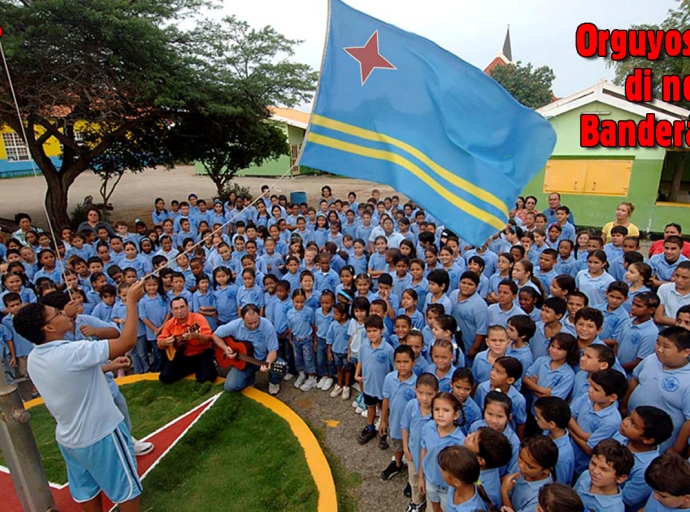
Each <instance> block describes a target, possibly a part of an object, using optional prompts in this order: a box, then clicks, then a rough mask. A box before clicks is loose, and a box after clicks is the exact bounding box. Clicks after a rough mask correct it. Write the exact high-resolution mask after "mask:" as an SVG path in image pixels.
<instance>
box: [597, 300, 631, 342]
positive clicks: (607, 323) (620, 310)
mask: <svg viewBox="0 0 690 512" xmlns="http://www.w3.org/2000/svg"><path fill="white" fill-rule="evenodd" d="M593 307H594V309H598V310H599V311H601V312H602V313H603V315H604V325H602V326H601V332H600V333H599V337H600V338H601V339H602V340H610V339H613V338H615V336H616V331H617V330H618V326H619V325H620V324H621V323H622V322H624V321H625V320H627V319H628V318H630V315H629V314H628V311H627V310H626V309H625V308H624V307H623V305H622V304H621V305H620V306H618V307H617V308H616V309H615V310H613V311H609V310H608V308H609V305H608V304H607V303H606V302H603V303H601V304H597V305H595V306H593ZM615 339H618V338H615Z"/></svg>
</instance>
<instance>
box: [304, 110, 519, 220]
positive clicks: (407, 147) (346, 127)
mask: <svg viewBox="0 0 690 512" xmlns="http://www.w3.org/2000/svg"><path fill="white" fill-rule="evenodd" d="M312 123H314V124H316V125H320V126H323V127H325V128H329V129H331V130H334V131H338V132H341V133H346V134H348V135H354V136H355V137H359V138H360V139H366V140H371V141H375V142H383V143H385V144H390V145H392V146H395V147H397V148H399V149H402V150H403V151H405V152H406V153H409V154H410V155H412V156H413V157H415V158H416V159H417V160H420V161H421V162H424V163H425V164H426V165H427V166H428V167H429V168H430V169H431V170H432V171H434V172H435V173H436V174H438V175H439V176H441V177H442V178H443V179H445V180H446V181H448V182H449V183H452V184H453V185H455V186H456V187H458V188H461V189H463V190H465V191H466V192H469V193H470V194H472V195H473V196H474V197H476V198H477V199H480V200H482V201H484V202H487V203H489V204H491V205H493V206H495V207H496V208H498V209H499V210H500V211H501V212H502V213H503V214H504V215H505V216H506V217H507V216H508V207H507V206H506V204H505V203H504V202H503V201H501V199H499V198H498V197H496V196H495V195H493V194H492V193H491V192H489V191H488V190H484V189H483V188H481V187H478V186H476V185H475V184H474V183H472V182H470V181H467V180H466V179H463V178H461V177H460V176H458V175H457V174H455V173H453V172H451V171H449V170H448V169H445V168H444V167H442V166H440V165H439V164H437V163H436V162H434V161H433V160H432V159H431V158H429V157H428V156H427V155H425V154H424V153H422V152H421V151H419V150H418V149H417V148H415V147H414V146H412V145H411V144H408V143H407V142H403V141H402V140H399V139H396V138H395V137H391V136H389V135H385V134H383V133H380V132H374V131H372V130H367V129H365V128H360V127H359V126H356V125H353V124H347V123H343V122H342V121H337V120H335V119H330V118H328V117H324V116H320V115H317V114H314V115H312Z"/></svg>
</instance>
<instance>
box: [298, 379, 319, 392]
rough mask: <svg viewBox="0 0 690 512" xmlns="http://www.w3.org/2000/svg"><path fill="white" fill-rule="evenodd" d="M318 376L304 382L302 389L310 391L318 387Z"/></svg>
mask: <svg viewBox="0 0 690 512" xmlns="http://www.w3.org/2000/svg"><path fill="white" fill-rule="evenodd" d="M316 384H317V383H316V377H314V376H311V377H309V378H308V379H307V380H306V382H305V383H304V384H302V387H300V389H301V390H302V391H309V390H311V389H314V388H315V387H316Z"/></svg>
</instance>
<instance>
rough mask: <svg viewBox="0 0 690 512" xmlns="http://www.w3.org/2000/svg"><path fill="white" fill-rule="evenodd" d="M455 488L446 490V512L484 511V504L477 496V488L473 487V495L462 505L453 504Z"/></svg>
mask: <svg viewBox="0 0 690 512" xmlns="http://www.w3.org/2000/svg"><path fill="white" fill-rule="evenodd" d="M454 502H455V487H449V488H448V508H447V512H475V510H485V509H486V503H484V500H483V499H482V498H481V497H480V496H479V492H478V491H477V486H476V485H475V486H474V495H473V496H472V497H471V498H470V499H469V500H467V501H465V502H464V503H459V504H458V505H456V504H455V503H454Z"/></svg>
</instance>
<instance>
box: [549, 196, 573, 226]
mask: <svg viewBox="0 0 690 512" xmlns="http://www.w3.org/2000/svg"><path fill="white" fill-rule="evenodd" d="M548 201H549V207H548V208H547V209H546V210H544V211H543V212H542V213H543V214H544V215H546V225H547V226H550V225H551V224H553V223H554V222H558V219H557V218H556V210H558V208H559V207H560V206H561V194H559V193H558V192H552V193H550V194H549V199H548ZM568 222H570V223H571V224H572V225H573V226H574V225H575V217H574V216H573V212H572V211H571V212H570V215H568Z"/></svg>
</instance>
